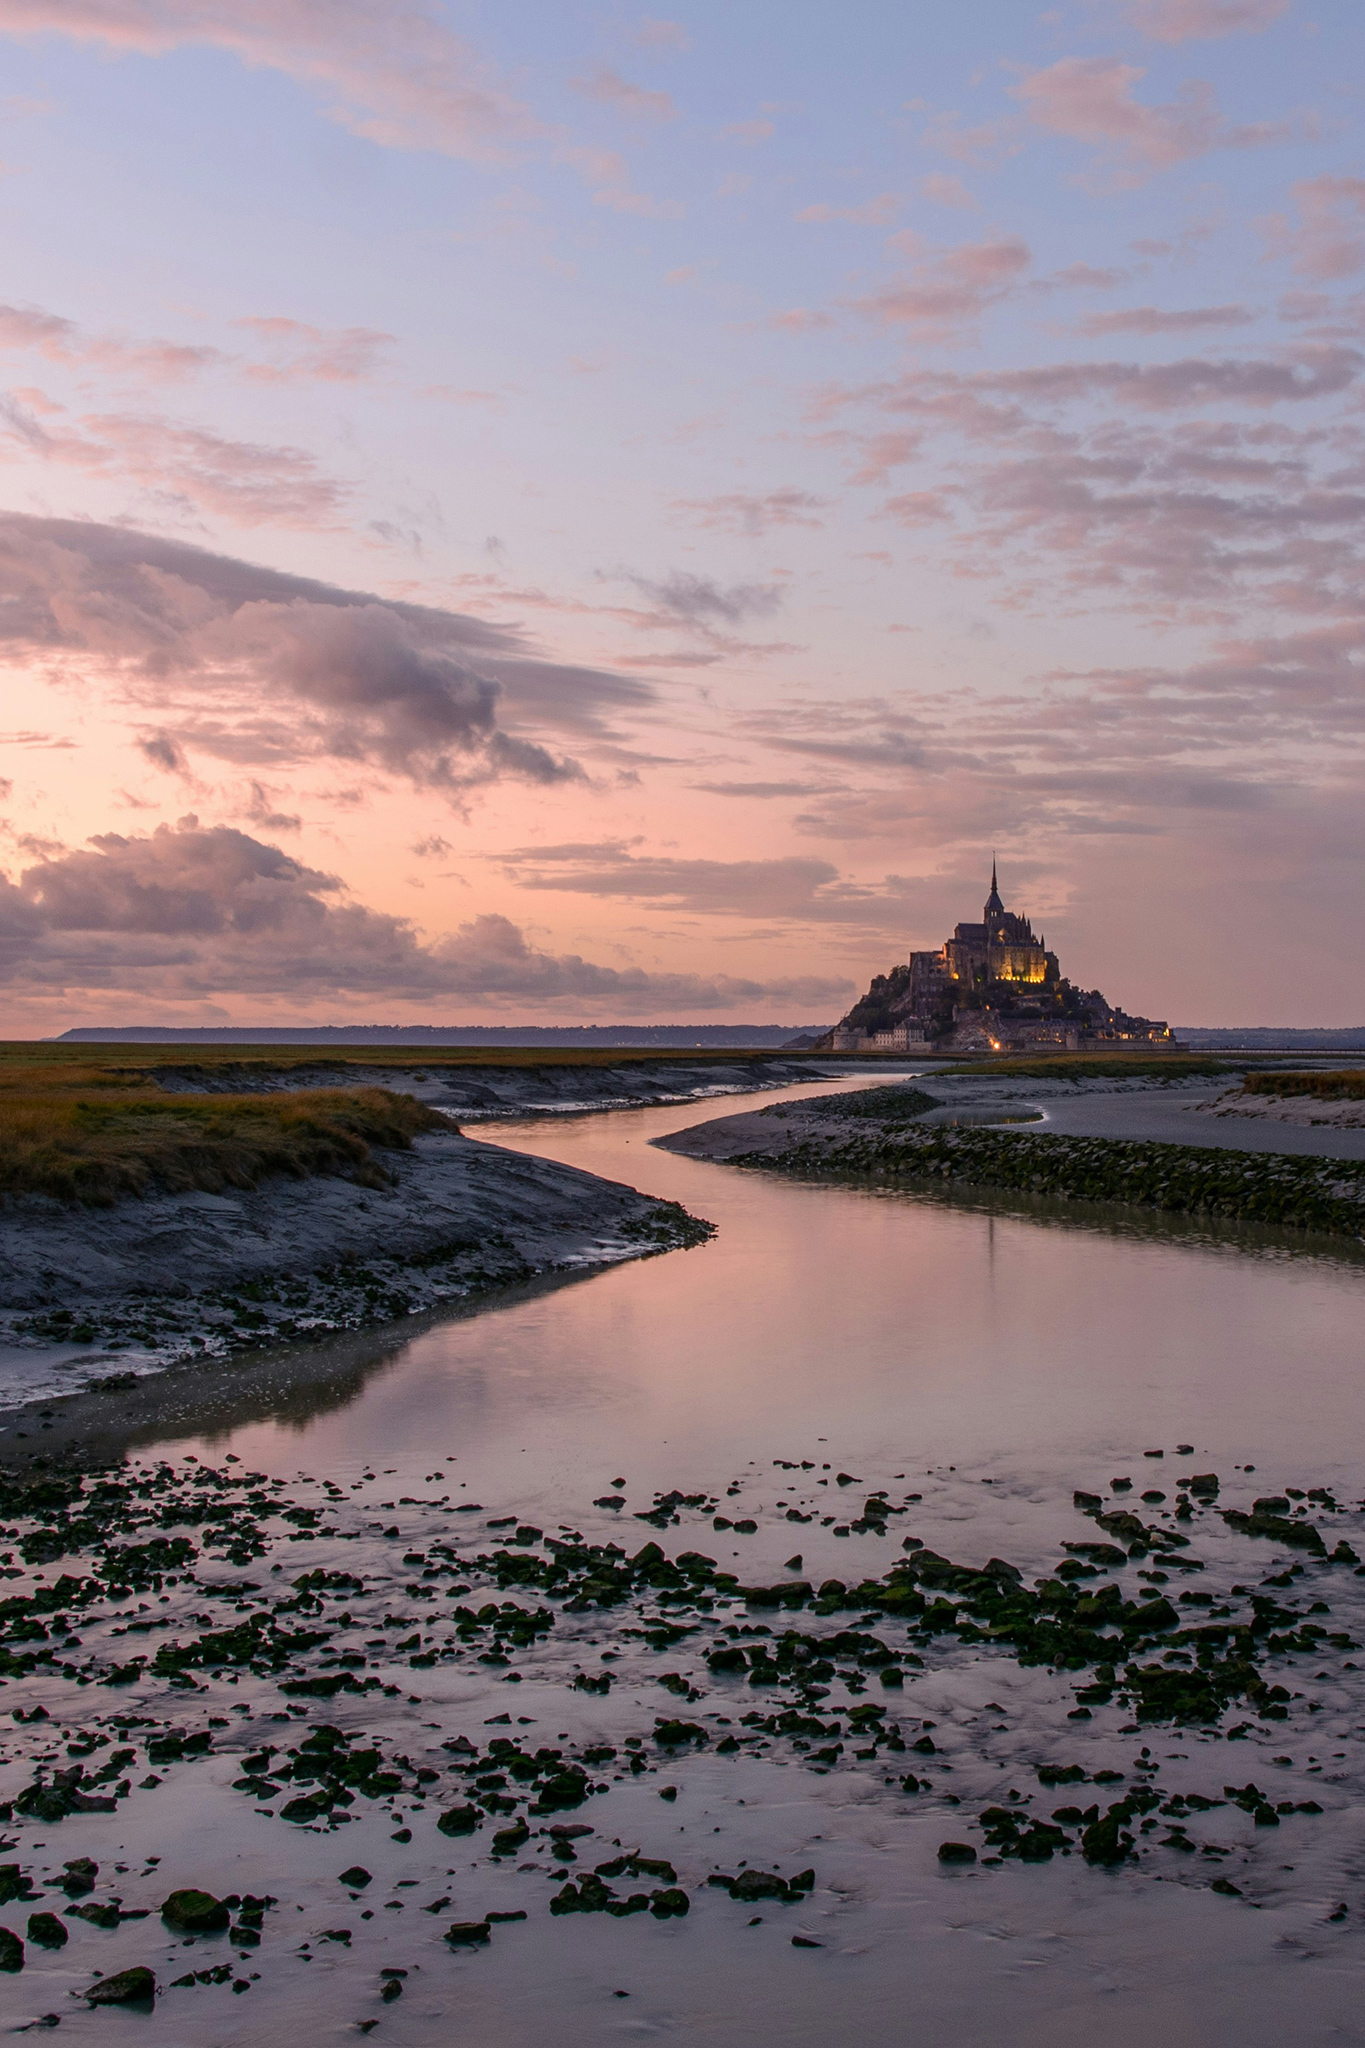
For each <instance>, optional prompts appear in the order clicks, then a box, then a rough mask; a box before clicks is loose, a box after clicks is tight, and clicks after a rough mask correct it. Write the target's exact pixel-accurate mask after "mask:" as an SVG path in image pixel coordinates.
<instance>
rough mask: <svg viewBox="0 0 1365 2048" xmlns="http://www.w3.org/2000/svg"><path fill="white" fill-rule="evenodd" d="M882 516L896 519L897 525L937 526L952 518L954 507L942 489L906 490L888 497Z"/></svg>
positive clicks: (910, 526)
mask: <svg viewBox="0 0 1365 2048" xmlns="http://www.w3.org/2000/svg"><path fill="white" fill-rule="evenodd" d="M881 516H882V518H883V519H894V520H895V522H896V524H897V526H904V527H909V528H913V527H916V526H937V525H939V524H941V523H942V521H944V520H945V519H951V518H952V516H953V508H952V506H951V505H950V504H949V503H948V500H947V497H946V496H945V494H944V493H943V492H942V491H905V492H903V493H902V494H901V496H900V497H898V498H888V499H887V501H886V503H885V504H884V505H883V506H882V512H881Z"/></svg>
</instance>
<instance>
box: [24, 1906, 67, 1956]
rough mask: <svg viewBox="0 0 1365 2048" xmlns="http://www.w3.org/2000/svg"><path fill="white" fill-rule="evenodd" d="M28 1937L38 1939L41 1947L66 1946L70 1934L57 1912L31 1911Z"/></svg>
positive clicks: (32, 1939) (33, 1939)
mask: <svg viewBox="0 0 1365 2048" xmlns="http://www.w3.org/2000/svg"><path fill="white" fill-rule="evenodd" d="M28 1938H29V1940H30V1941H36V1942H37V1944H38V1946H39V1948H65V1947H66V1944H67V1940H68V1935H67V1931H66V1929H65V1928H64V1927H63V1925H62V1923H61V1921H60V1920H59V1919H58V1918H57V1915H56V1914H55V1913H30V1914H29V1916H28Z"/></svg>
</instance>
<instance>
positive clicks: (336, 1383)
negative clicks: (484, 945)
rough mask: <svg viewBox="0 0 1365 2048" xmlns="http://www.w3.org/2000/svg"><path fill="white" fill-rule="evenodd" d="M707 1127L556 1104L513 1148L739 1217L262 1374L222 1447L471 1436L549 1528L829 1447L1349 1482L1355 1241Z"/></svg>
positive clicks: (1052, 1474)
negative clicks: (815, 1155) (295, 1374)
mask: <svg viewBox="0 0 1365 2048" xmlns="http://www.w3.org/2000/svg"><path fill="white" fill-rule="evenodd" d="M792 1092H793V1094H797V1093H808V1092H810V1091H809V1090H801V1091H792ZM766 1099H771V1098H760V1100H766ZM696 1120H697V1110H696V1108H695V1107H692V1108H686V1107H684V1108H673V1109H655V1110H647V1111H634V1112H623V1113H621V1114H619V1115H618V1114H608V1115H604V1116H602V1117H599V1118H597V1119H593V1120H581V1121H575V1122H573V1123H572V1124H569V1123H565V1122H563V1121H560V1120H558V1119H556V1120H554V1121H553V1122H551V1121H549V1120H542V1121H539V1122H535V1123H526V1124H522V1125H516V1126H503V1127H501V1128H500V1129H499V1131H498V1133H497V1142H498V1143H500V1144H504V1145H507V1146H509V1147H512V1148H513V1149H522V1150H526V1151H528V1152H541V1153H545V1154H548V1155H550V1156H553V1157H556V1158H559V1159H562V1160H565V1161H567V1162H568V1163H571V1164H573V1165H577V1166H581V1167H584V1168H587V1169H588V1170H590V1171H593V1172H596V1173H601V1174H605V1175H607V1176H608V1177H609V1178H612V1179H618V1180H626V1181H630V1182H631V1183H632V1184H634V1185H636V1186H638V1187H641V1188H645V1189H647V1190H648V1191H650V1192H651V1193H655V1194H659V1195H663V1196H667V1197H670V1198H672V1199H675V1200H679V1201H682V1202H684V1203H685V1204H686V1205H687V1206H688V1207H689V1208H690V1209H692V1210H693V1211H694V1212H695V1213H697V1214H700V1215H704V1216H708V1217H709V1218H711V1220H713V1221H714V1222H715V1223H716V1224H717V1225H718V1234H717V1236H716V1238H715V1239H714V1240H713V1241H712V1242H711V1243H710V1244H708V1245H705V1246H703V1247H700V1248H698V1249H697V1250H695V1251H691V1252H685V1253H674V1254H670V1255H669V1256H667V1257H665V1258H661V1259H654V1260H648V1261H644V1262H641V1263H640V1264H637V1265H630V1266H622V1267H617V1268H614V1269H612V1270H610V1271H607V1272H603V1273H600V1274H597V1275H594V1276H592V1277H590V1278H588V1279H587V1280H584V1281H579V1282H576V1283H574V1284H572V1285H561V1286H552V1287H549V1288H538V1289H530V1290H526V1291H524V1292H523V1293H521V1294H520V1295H519V1296H517V1297H515V1298H508V1299H505V1300H504V1301H502V1302H501V1303H500V1304H499V1305H498V1306H497V1307H494V1308H485V1309H484V1310H482V1311H481V1312H479V1313H476V1314H467V1315H463V1316H455V1317H442V1318H439V1319H433V1320H432V1321H431V1322H429V1324H428V1325H427V1326H426V1327H425V1328H421V1329H419V1330H418V1331H416V1332H413V1331H412V1330H411V1328H410V1327H409V1326H403V1327H402V1328H401V1329H399V1330H397V1331H392V1332H385V1333H381V1334H380V1335H378V1336H374V1337H370V1338H367V1339H364V1340H352V1342H351V1344H350V1346H342V1347H339V1353H340V1355H339V1369H338V1371H337V1372H336V1373H335V1374H334V1375H333V1376H332V1377H331V1379H330V1382H329V1380H328V1376H327V1374H325V1373H323V1374H315V1375H314V1376H313V1383H312V1385H311V1386H310V1388H309V1389H308V1390H307V1391H306V1392H295V1393H292V1394H288V1395H285V1394H284V1393H283V1392H282V1393H281V1394H280V1396H279V1399H278V1400H277V1401H276V1402H275V1404H274V1405H273V1406H272V1401H271V1397H270V1396H269V1393H268V1390H267V1389H264V1388H262V1389H259V1390H258V1402H257V1405H256V1406H255V1408H254V1410H253V1412H252V1414H251V1416H250V1417H248V1416H247V1415H246V1414H242V1415H241V1416H240V1419H238V1418H235V1417H231V1416H229V1417H225V1420H224V1423H223V1424H222V1425H221V1426H220V1428H219V1429H216V1430H215V1436H220V1435H221V1427H235V1428H236V1429H237V1430H238V1431H239V1433H240V1434H241V1435H242V1437H243V1439H244V1441H243V1442H242V1443H241V1444H238V1443H236V1442H235V1440H234V1448H236V1449H238V1450H240V1451H241V1454H242V1455H244V1456H249V1457H250V1458H251V1459H252V1460H253V1461H254V1462H255V1463H257V1464H264V1465H266V1466H271V1465H272V1464H276V1463H278V1464H279V1465H280V1466H281V1469H284V1468H285V1467H290V1466H292V1464H293V1463H294V1461H295V1460H296V1459H297V1458H298V1456H299V1455H300V1446H301V1445H306V1450H307V1458H308V1460H309V1461H310V1462H311V1463H313V1464H321V1465H324V1466H325V1467H326V1469H329V1470H337V1471H340V1470H342V1469H343V1468H345V1467H348V1466H350V1465H352V1464H355V1463H357V1462H360V1461H363V1460H364V1459H366V1458H371V1457H377V1456H379V1455H380V1454H381V1452H382V1455H383V1458H384V1461H385V1463H386V1464H388V1465H391V1466H396V1467H399V1468H401V1467H402V1466H403V1465H404V1463H405V1461H406V1462H407V1463H411V1464H413V1465H421V1464H424V1463H427V1462H429V1461H430V1458H431V1457H432V1456H434V1455H436V1454H437V1453H438V1452H439V1453H441V1454H444V1455H455V1454H457V1453H458V1456H459V1458H460V1460H461V1473H462V1475H463V1476H464V1477H465V1478H466V1479H467V1481H468V1483H469V1484H470V1485H471V1487H477V1488H478V1489H480V1490H485V1489H486V1490H488V1491H495V1492H496V1493H497V1495H498V1497H499V1498H500V1499H503V1500H505V1501H507V1502H508V1503H509V1504H510V1505H512V1506H515V1507H517V1508H519V1509H524V1510H525V1511H526V1512H528V1513H530V1512H533V1511H534V1512H537V1513H540V1514H545V1515H554V1516H555V1517H558V1516H559V1515H561V1514H564V1515H568V1516H570V1517H573V1516H576V1515H579V1514H581V1511H582V1506H583V1502H584V1500H585V1498H589V1499H590V1498H591V1496H592V1495H593V1494H595V1493H598V1492H600V1491H602V1488H603V1486H604V1485H605V1483H606V1481H607V1480H608V1479H610V1478H611V1476H612V1475H613V1474H615V1473H616V1472H618V1471H620V1472H627V1473H628V1474H629V1476H630V1480H631V1487H632V1491H639V1490H641V1489H643V1488H646V1487H648V1486H651V1485H657V1486H658V1487H659V1488H660V1489H665V1488H667V1487H669V1486H673V1485H682V1484H685V1483H686V1484H695V1485H711V1484H714V1483H716V1482H717V1481H718V1480H720V1479H722V1478H724V1477H725V1476H726V1475H727V1473H728V1470H729V1468H730V1467H731V1466H732V1465H735V1464H736V1463H738V1464H739V1465H740V1466H745V1465H747V1463H748V1462H749V1461H750V1460H754V1461H757V1462H759V1463H761V1464H765V1465H766V1464H767V1463H768V1462H769V1461H770V1460H771V1459H772V1458H773V1457H775V1456H794V1455H806V1456H809V1455H812V1450H811V1446H812V1445H813V1444H815V1443H817V1442H820V1441H825V1442H828V1443H829V1444H831V1445H833V1446H835V1455H837V1457H838V1458H840V1459H842V1460H843V1461H844V1462H845V1463H848V1464H849V1466H850V1469H851V1470H855V1471H861V1470H862V1469H863V1466H864V1465H867V1466H869V1467H871V1466H876V1467H877V1469H880V1467H881V1466H882V1465H883V1464H886V1463H887V1462H888V1460H891V1461H894V1462H895V1463H896V1464H897V1465H898V1466H899V1465H901V1464H904V1463H906V1462H907V1461H910V1462H912V1463H913V1464H914V1465H916V1466H918V1467H920V1468H921V1469H928V1468H931V1467H937V1466H943V1467H946V1466H948V1465H955V1466H956V1467H957V1468H958V1469H959V1470H960V1471H968V1470H976V1469H980V1470H982V1471H986V1470H990V1471H991V1472H996V1473H998V1472H1001V1471H1002V1470H1009V1471H1012V1472H1014V1473H1016V1474H1018V1475H1019V1476H1020V1478H1021V1479H1025V1478H1026V1479H1027V1482H1028V1483H1029V1484H1042V1483H1044V1482H1046V1481H1049V1480H1056V1481H1058V1482H1063V1481H1064V1482H1065V1483H1070V1482H1071V1480H1072V1478H1073V1477H1074V1476H1075V1475H1076V1474H1077V1473H1078V1472H1081V1471H1089V1470H1090V1468H1091V1466H1092V1464H1093V1463H1094V1462H1095V1461H1099V1462H1100V1463H1101V1464H1107V1463H1108V1461H1109V1460H1110V1459H1111V1458H1113V1457H1117V1456H1124V1455H1129V1454H1130V1453H1131V1452H1133V1451H1140V1450H1141V1449H1142V1448H1144V1447H1146V1446H1148V1445H1150V1444H1155V1443H1159V1442H1161V1441H1163V1440H1164V1439H1169V1440H1170V1442H1171V1443H1172V1444H1174V1443H1175V1442H1177V1441H1181V1442H1195V1443H1198V1444H1200V1445H1201V1446H1207V1447H1208V1449H1207V1455H1209V1456H1210V1457H1213V1456H1214V1455H1215V1452H1216V1455H1217V1456H1218V1457H1220V1458H1222V1459H1223V1460H1224V1461H1225V1462H1228V1463H1233V1462H1235V1463H1245V1462H1247V1461H1248V1460H1259V1461H1262V1462H1264V1461H1267V1460H1278V1461H1279V1464H1278V1466H1277V1469H1279V1470H1280V1473H1281V1479H1282V1480H1284V1479H1289V1480H1292V1479H1293V1476H1294V1472H1296V1471H1299V1470H1303V1471H1305V1472H1309V1473H1311V1476H1312V1479H1313V1480H1314V1482H1316V1481H1317V1480H1318V1479H1331V1478H1333V1477H1336V1476H1339V1474H1340V1473H1341V1470H1342V1466H1341V1460H1342V1459H1343V1458H1344V1457H1346V1456H1347V1455H1349V1447H1350V1445H1351V1444H1353V1442H1354V1441H1355V1439H1356V1436H1357V1434H1358V1431H1359V1428H1360V1425H1361V1423H1362V1422H1365V1375H1362V1372H1361V1369H1360V1365H1361V1358H1360V1352H1361V1347H1360V1336H1359V1332H1360V1324H1361V1317H1360V1310H1361V1305H1362V1299H1363V1298H1365V1295H1363V1289H1365V1271H1363V1270H1362V1260H1361V1254H1360V1251H1359V1249H1358V1248H1354V1247H1346V1246H1342V1247H1332V1248H1330V1249H1329V1248H1327V1247H1325V1246H1311V1245H1307V1244H1305V1245H1303V1246H1301V1247H1296V1246H1295V1245H1294V1244H1293V1243H1292V1242H1291V1241H1289V1240H1286V1239H1282V1238H1276V1237H1274V1236H1273V1235H1272V1234H1271V1233H1266V1232H1261V1231H1256V1230H1253V1229H1248V1228H1246V1227H1237V1228H1230V1229H1226V1230H1224V1229H1215V1228H1213V1227H1210V1226H1207V1225H1203V1224H1199V1223H1195V1222H1191V1221H1188V1220H1183V1219H1175V1218H1163V1217H1156V1216H1152V1217H1147V1216H1134V1215H1130V1214H1127V1213H1126V1212H1123V1211H1121V1210H1120V1211H1115V1212H1113V1214H1112V1215H1109V1216H1106V1215H1105V1214H1104V1213H1103V1212H1100V1211H1093V1212H1090V1213H1089V1214H1088V1215H1086V1216H1085V1219H1084V1220H1081V1221H1078V1212H1077V1211H1075V1210H1074V1209H1071V1208H1069V1207H1068V1206H1067V1205H1064V1204H1059V1203H1050V1202H1047V1201H1045V1200H1040V1201H1038V1202H1035V1203H1026V1202H1021V1201H1015V1202H1012V1203H1011V1204H1010V1205H1009V1206H1008V1207H1006V1206H1003V1205H1001V1204H996V1203H990V1202H986V1201H983V1200H975V1201H973V1200H970V1199H963V1198H961V1197H958V1198H955V1199H952V1198H946V1197H938V1196H935V1197H932V1198H930V1197H925V1196H920V1195H911V1194H904V1193H897V1192H891V1191H887V1190H885V1189H879V1188H869V1187H860V1186H856V1185H839V1184H834V1183H830V1182H793V1181H788V1180H785V1179H782V1178H779V1177H778V1176H775V1175H770V1174H765V1173H760V1172H752V1171H743V1170H736V1169H733V1168H727V1167H716V1166H712V1165H709V1164H706V1163H704V1162H698V1161H691V1160H687V1159H683V1158H679V1157H677V1156H675V1155H673V1154H670V1153H663V1152H660V1151H658V1150H657V1149H655V1148H654V1147H653V1146H652V1145H651V1143H650V1140H651V1139H652V1138H653V1137H654V1136H656V1135H659V1134H661V1133H663V1132H666V1131H668V1130H674V1129H678V1128H681V1127H685V1126H686V1125H687V1124H688V1123H690V1122H695V1121H696ZM337 1350H338V1347H333V1351H334V1353H336V1352H337ZM324 1389H325V1391H324ZM267 1411H269V1412H267ZM826 1455H828V1454H826ZM1286 1460H1287V1461H1289V1464H1288V1465H1286V1464H1285V1461H1286ZM1290 1466H1292V1468H1293V1469H1292V1470H1291V1469H1290ZM1353 1477H1354V1474H1352V1478H1353ZM1077 1483H1081V1482H1080V1481H1077Z"/></svg>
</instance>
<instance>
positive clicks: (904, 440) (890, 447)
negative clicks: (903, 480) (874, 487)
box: [849, 433, 924, 484]
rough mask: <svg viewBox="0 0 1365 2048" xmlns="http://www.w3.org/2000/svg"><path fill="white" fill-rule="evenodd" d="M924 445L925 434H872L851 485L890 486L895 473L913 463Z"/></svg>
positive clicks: (862, 451)
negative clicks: (892, 474) (906, 464)
mask: <svg viewBox="0 0 1365 2048" xmlns="http://www.w3.org/2000/svg"><path fill="white" fill-rule="evenodd" d="M923 443H924V436H923V435H922V434H905V433H897V434H872V435H869V437H868V438H867V440H865V441H864V442H863V444H862V447H861V449H860V451H859V453H860V460H859V463H858V467H857V468H856V469H855V470H854V471H853V474H852V475H851V476H850V477H849V482H850V483H851V484H888V483H890V481H891V472H892V470H893V469H899V468H900V467H901V465H902V464H903V463H906V462H913V461H914V459H915V457H916V456H917V455H918V454H919V451H920V449H921V447H922V446H923Z"/></svg>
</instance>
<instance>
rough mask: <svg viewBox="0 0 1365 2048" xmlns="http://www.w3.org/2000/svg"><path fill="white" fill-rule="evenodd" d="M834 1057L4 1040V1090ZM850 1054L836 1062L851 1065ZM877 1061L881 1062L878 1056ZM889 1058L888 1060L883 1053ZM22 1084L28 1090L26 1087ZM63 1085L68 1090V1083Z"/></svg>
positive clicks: (715, 1051)
mask: <svg viewBox="0 0 1365 2048" xmlns="http://www.w3.org/2000/svg"><path fill="white" fill-rule="evenodd" d="M835 1057H836V1056H835V1055H834V1054H831V1053H806V1052H803V1053H792V1052H782V1051H779V1050H775V1049H773V1048H770V1047H766V1046H764V1047H760V1048H758V1049H756V1050H755V1049H752V1048H750V1047H748V1046H741V1047H734V1046H721V1047H717V1046H697V1047H695V1048H691V1047H677V1048H674V1047H668V1048H667V1049H665V1050H663V1051H656V1050H654V1049H652V1048H650V1047H642V1048H641V1049H640V1050H638V1051H636V1050H634V1049H631V1048H625V1049H622V1048H620V1047H617V1048H615V1049H608V1048H598V1047H596V1046H587V1047H583V1048H581V1049H580V1048H577V1047H574V1046H563V1047H561V1046H554V1047H549V1048H547V1047H544V1046H537V1045H531V1046H518V1045H510V1046H498V1047H495V1048H494V1049H492V1050H491V1051H489V1050H485V1049H484V1048H483V1047H482V1046H471V1045H443V1046H438V1047H436V1048H434V1049H432V1050H427V1051H423V1052H411V1051H406V1050H390V1049H388V1048H387V1047H385V1046H370V1045H348V1046H343V1047H340V1048H339V1049H338V1050H336V1051H332V1050H331V1049H330V1048H323V1047H320V1046H316V1045H300V1046H291V1045H284V1046H280V1045H187V1046H183V1047H182V1046H175V1045H87V1044H78V1045H58V1044H56V1043H46V1042H43V1041H40V1040H34V1039H31V1038H30V1039H11V1040H7V1041H0V1089H3V1088H5V1087H6V1085H7V1079H6V1077H7V1074H8V1072H9V1070H10V1069H17V1070H20V1071H21V1072H22V1071H33V1072H36V1071H38V1070H48V1071H51V1070H55V1069H59V1068H60V1069H65V1070H68V1071H70V1070H76V1071H81V1070H83V1071H85V1072H86V1073H87V1074H88V1075H89V1076H90V1077H91V1078H92V1080H93V1079H94V1077H95V1076H98V1075H105V1076H107V1075H110V1074H114V1073H122V1074H126V1075H128V1076H129V1077H131V1078H132V1079H134V1080H136V1079H141V1078H145V1077H146V1076H147V1075H149V1074H155V1073H158V1072H164V1073H167V1074H176V1075H184V1074H194V1073H201V1072H202V1073H205V1074H212V1073H218V1072H221V1071H222V1070H223V1069H224V1068H227V1069H229V1070H233V1069H238V1068H245V1069H248V1070H249V1071H251V1072H253V1073H268V1072H277V1073H289V1074H297V1073H300V1072H306V1071H308V1070H309V1069H310V1068H315V1069H316V1070H317V1071H318V1072H319V1073H327V1074H335V1073H336V1072H337V1071H338V1069H348V1070H349V1069H353V1070H354V1071H355V1073H356V1074H357V1075H361V1074H364V1073H365V1072H366V1071H367V1070H373V1069H374V1068H375V1067H383V1068H389V1069H398V1068H401V1069H403V1071H404V1072H407V1073H413V1074H424V1073H432V1074H435V1073H440V1072H441V1071H442V1070H443V1069H444V1068H447V1067H461V1068H464V1067H624V1066H630V1067H636V1066H677V1065H683V1066H689V1067H697V1066H733V1065H734V1063H735V1062H736V1061H737V1060H738V1061H744V1062H746V1063H747V1062H748V1061H751V1060H791V1059H801V1060H828V1059H834V1058H835ZM847 1057H848V1056H847V1055H846V1054H842V1055H839V1056H838V1063H839V1064H840V1065H844V1064H846V1063H847ZM875 1057H878V1058H880V1057H883V1055H876V1056H875ZM885 1057H890V1055H885ZM21 1085H24V1084H21ZM63 1085H65V1084H63Z"/></svg>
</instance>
